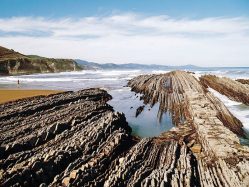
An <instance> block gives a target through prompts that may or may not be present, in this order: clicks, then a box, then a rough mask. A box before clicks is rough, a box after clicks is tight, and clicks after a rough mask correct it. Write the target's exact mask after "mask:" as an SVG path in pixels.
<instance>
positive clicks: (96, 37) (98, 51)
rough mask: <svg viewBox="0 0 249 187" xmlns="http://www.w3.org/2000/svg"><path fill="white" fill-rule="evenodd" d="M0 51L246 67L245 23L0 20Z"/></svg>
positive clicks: (248, 23) (126, 18) (131, 17)
mask: <svg viewBox="0 0 249 187" xmlns="http://www.w3.org/2000/svg"><path fill="white" fill-rule="evenodd" d="M0 42H1V43H0V45H3V46H5V47H9V48H13V49H15V50H17V51H20V52H23V53H25V54H38V55H43V56H48V57H61V58H81V59H86V60H90V61H96V62H114V63H148V64H152V63H155V64H165V65H182V64H195V65H200V66H249V52H248V51H249V19H248V18H242V17H241V18H222V17H221V18H205V19H195V20H193V19H173V18H170V17H167V16H150V17H146V16H142V15H136V14H120V15H112V16H106V17H85V18H80V19H72V18H63V19H48V18H36V17H35V18H33V17H13V18H3V19H0Z"/></svg>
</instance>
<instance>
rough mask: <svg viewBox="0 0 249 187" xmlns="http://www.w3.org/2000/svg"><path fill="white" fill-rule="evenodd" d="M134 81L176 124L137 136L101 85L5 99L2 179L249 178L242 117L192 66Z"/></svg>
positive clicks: (6, 182) (108, 182)
mask: <svg viewBox="0 0 249 187" xmlns="http://www.w3.org/2000/svg"><path fill="white" fill-rule="evenodd" d="M129 86H131V87H132V90H134V91H136V92H139V93H142V94H143V98H144V101H145V103H148V104H151V105H153V104H155V103H156V102H159V103H160V107H159V116H160V114H161V113H163V112H165V111H168V112H170V113H171V115H172V119H173V121H174V124H175V127H174V128H172V129H171V130H170V131H168V132H164V133H162V134H161V135H160V136H158V137H153V138H143V139H138V138H135V137H133V136H131V128H130V127H129V126H128V124H127V122H126V120H125V116H124V115H123V114H120V113H117V112H114V111H113V109H112V107H111V106H109V105H108V104H106V102H107V100H109V99H110V98H111V96H110V95H108V94H107V92H106V91H103V90H100V89H88V90H82V91H78V92H65V93H60V94H55V95H51V96H48V97H45V96H38V97H33V98H32V99H22V100H18V101H15V102H9V103H5V104H2V105H0V122H1V123H0V145H1V146H0V157H1V158H0V168H1V169H0V186H14V185H15V186H105V187H111V186H113V187H116V186H160V187H161V186H189V187H190V186H191V187H192V186H208V187H209V186H211V187H212V186H229V187H233V186H238V187H239V186H241V187H242V186H248V184H249V148H248V147H246V146H243V145H241V144H240V141H239V138H238V136H243V135H244V132H243V128H242V124H241V123H240V121H239V120H238V119H236V118H235V117H234V116H233V115H232V114H231V113H230V112H229V111H228V110H227V108H226V107H225V106H224V105H223V103H222V102H221V101H220V100H219V99H217V98H215V97H214V96H213V95H212V94H211V93H210V92H208V90H207V89H206V88H205V87H203V86H202V85H201V84H200V82H199V81H198V80H196V79H195V78H194V77H193V76H192V75H191V74H188V73H186V72H182V71H175V72H170V73H167V74H161V75H142V76H139V77H136V78H134V79H132V80H131V81H129Z"/></svg>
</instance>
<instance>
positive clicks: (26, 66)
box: [0, 46, 83, 75]
mask: <svg viewBox="0 0 249 187" xmlns="http://www.w3.org/2000/svg"><path fill="white" fill-rule="evenodd" d="M81 69H83V67H80V66H79V65H78V64H77V63H76V62H75V61H74V60H71V59H54V58H44V57H39V56H34V55H32V56H27V55H23V54H20V53H18V52H15V51H14V50H9V49H6V48H4V47H1V46H0V75H18V74H32V73H54V72H63V71H78V70H81Z"/></svg>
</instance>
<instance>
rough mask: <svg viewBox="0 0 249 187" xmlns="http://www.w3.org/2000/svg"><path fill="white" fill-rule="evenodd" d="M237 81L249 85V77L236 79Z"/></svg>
mask: <svg viewBox="0 0 249 187" xmlns="http://www.w3.org/2000/svg"><path fill="white" fill-rule="evenodd" d="M236 81H238V82H240V83H242V84H248V85H249V79H236Z"/></svg>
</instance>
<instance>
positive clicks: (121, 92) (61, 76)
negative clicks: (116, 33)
mask: <svg viewBox="0 0 249 187" xmlns="http://www.w3.org/2000/svg"><path fill="white" fill-rule="evenodd" d="M183 70H186V71H192V72H194V73H195V76H196V77H197V78H198V77H199V76H201V75H204V74H214V75H217V76H226V77H229V78H232V79H239V78H243V79H249V67H233V68H231V67H227V68H226V67H222V68H194V69H183ZM169 71H172V69H169V70H139V69H134V70H82V71H78V72H61V73H48V74H32V75H20V76H0V89H39V90H40V89H46V90H47V89H51V90H65V91H68V90H73V91H76V90H80V89H85V88H102V89H105V90H107V91H108V93H109V94H111V95H112V100H110V101H109V102H108V103H109V104H110V105H111V106H113V108H114V110H116V111H118V112H122V113H124V114H125V116H126V120H127V122H128V123H129V125H130V126H131V127H132V133H133V134H134V135H136V136H140V137H154V136H158V135H160V134H161V133H162V132H165V131H168V130H170V129H171V128H172V127H174V125H173V124H172V120H171V116H170V114H169V113H165V114H163V116H162V119H161V120H159V119H158V115H157V114H158V108H159V104H155V105H154V106H153V107H151V106H150V105H145V108H144V111H143V112H142V113H141V114H140V115H138V116H137V117H136V109H137V108H138V107H139V106H142V105H144V104H143V101H142V100H140V97H141V95H140V94H135V93H134V92H132V91H131V89H130V88H129V87H127V82H128V81H129V80H130V79H132V78H134V77H136V76H138V75H141V74H160V73H167V72H169ZM18 80H19V81H20V84H19V85H18V84H17V81H18ZM210 91H211V92H212V93H213V94H214V95H215V96H216V97H218V98H219V99H220V100H221V101H222V102H223V103H224V104H225V105H226V106H227V108H228V109H229V110H230V112H231V113H232V114H233V115H234V116H236V117H237V118H238V119H239V120H240V121H241V122H242V123H243V126H244V129H245V131H246V132H249V106H246V105H244V104H242V103H240V102H235V101H232V100H230V99H229V98H227V97H226V96H224V95H221V94H220V93H218V92H216V91H215V90H213V89H211V88H210ZM247 134H249V133H247Z"/></svg>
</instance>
